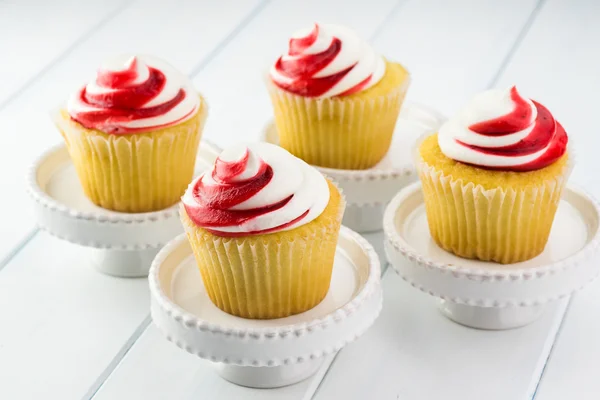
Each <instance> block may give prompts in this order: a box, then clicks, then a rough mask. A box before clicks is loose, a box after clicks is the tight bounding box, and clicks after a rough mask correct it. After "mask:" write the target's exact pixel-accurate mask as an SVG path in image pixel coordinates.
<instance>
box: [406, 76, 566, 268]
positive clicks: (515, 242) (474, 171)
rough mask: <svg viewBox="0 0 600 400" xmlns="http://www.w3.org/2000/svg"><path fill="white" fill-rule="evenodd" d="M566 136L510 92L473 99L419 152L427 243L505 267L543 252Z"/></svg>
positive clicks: (559, 187)
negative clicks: (504, 265) (427, 230)
mask: <svg viewBox="0 0 600 400" xmlns="http://www.w3.org/2000/svg"><path fill="white" fill-rule="evenodd" d="M567 142H568V138H567V134H566V132H565V130H564V128H563V127H562V126H561V124H560V123H558V121H556V120H555V119H554V117H553V116H552V114H551V113H550V112H549V111H548V109H546V107H544V106H543V105H541V104H540V103H538V102H536V101H533V100H529V99H526V98H523V97H522V96H521V95H520V94H519V92H518V91H517V89H516V88H515V87H512V88H510V89H507V90H497V89H494V90H490V91H486V92H484V93H482V94H480V95H478V96H476V97H475V98H474V99H473V100H472V101H471V102H470V103H469V104H468V105H467V106H466V107H465V108H464V109H463V110H462V111H461V112H460V113H458V115H456V116H455V117H453V118H452V119H450V120H449V121H448V122H446V123H445V124H444V125H443V126H442V127H441V128H440V130H439V133H438V134H435V135H432V136H429V137H427V138H425V139H424V140H423V142H422V143H421V144H420V145H419V147H418V151H417V154H416V156H417V157H416V158H417V164H418V168H419V174H420V178H421V182H422V183H423V195H424V198H425V207H426V212H427V220H428V223H429V230H430V232H431V237H432V238H433V239H434V240H435V242H436V243H437V244H438V245H439V246H440V247H442V248H443V249H445V250H447V251H449V252H451V253H454V254H456V255H457V256H460V257H464V258H473V259H479V260H483V261H495V262H498V263H502V264H509V263H516V262H520V261H525V260H529V259H531V258H533V257H535V256H537V255H538V254H540V253H541V252H542V251H543V250H544V247H545V246H546V242H547V241H548V236H549V234H550V228H551V227H552V222H553V220H554V215H555V213H556V209H557V207H558V204H559V201H560V197H561V193H562V191H563V188H564V186H565V184H566V182H567V179H568V177H569V174H570V172H571V169H572V168H571V167H572V164H573V159H572V158H573V157H572V154H570V152H569V151H567Z"/></svg>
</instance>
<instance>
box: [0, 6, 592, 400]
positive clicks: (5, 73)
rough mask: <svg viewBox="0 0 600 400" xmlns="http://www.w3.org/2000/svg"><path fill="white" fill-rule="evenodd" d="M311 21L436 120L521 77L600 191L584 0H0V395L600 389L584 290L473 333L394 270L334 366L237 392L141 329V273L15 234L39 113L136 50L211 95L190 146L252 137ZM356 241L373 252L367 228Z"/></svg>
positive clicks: (51, 134) (407, 394)
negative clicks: (363, 327)
mask: <svg viewBox="0 0 600 400" xmlns="http://www.w3.org/2000/svg"><path fill="white" fill-rule="evenodd" d="M46 3H48V4H46ZM315 20H316V21H326V22H338V23H343V24H347V25H350V26H352V27H353V28H355V29H356V30H357V31H358V32H359V33H360V34H361V35H362V36H364V37H366V38H369V40H370V41H371V42H372V43H373V44H374V46H375V47H376V48H377V49H379V50H380V51H381V53H382V54H384V55H385V56H387V57H388V58H391V59H394V60H398V61H400V62H402V63H403V64H405V65H406V66H407V67H408V68H409V70H410V71H411V73H412V76H413V82H412V87H411V89H410V91H409V96H408V97H409V99H410V100H413V101H418V102H421V103H424V104H427V105H430V106H433V107H437V108H438V109H440V110H441V111H442V112H444V113H445V114H451V113H452V112H454V111H455V110H456V109H457V108H458V107H459V106H460V105H461V104H462V103H464V102H465V101H466V100H467V99H468V98H469V97H470V96H471V95H472V94H474V93H475V92H477V91H480V90H483V89H485V88H487V87H489V86H495V85H499V86H505V85H509V84H512V83H517V84H518V85H519V87H520V88H521V89H522V91H523V92H524V93H525V94H527V95H530V96H531V97H534V98H536V99H539V100H540V101H541V102H543V103H544V104H546V105H547V106H548V107H549V108H550V110H552V112H553V113H554V114H555V115H556V116H557V118H558V119H559V120H560V121H561V122H562V123H563V124H564V125H565V127H566V128H567V131H568V132H569V134H570V136H571V137H572V139H573V141H574V142H575V144H576V147H577V150H578V153H577V156H578V167H577V168H576V170H575V172H574V176H573V181H574V182H576V183H578V184H580V185H582V186H584V187H585V188H586V189H588V190H589V191H590V192H592V193H593V194H594V195H596V196H598V197H600V175H599V174H598V171H599V170H600V159H599V158H598V156H597V155H596V153H595V152H594V149H597V148H599V146H600V139H599V137H600V136H599V135H597V134H595V127H594V123H593V118H594V116H595V114H596V108H597V106H598V105H600V103H599V102H598V100H597V95H596V94H597V93H598V92H599V91H600V75H599V74H598V72H597V71H598V68H597V67H598V64H599V63H600V50H599V47H598V43H600V3H598V2H596V1H593V0H587V1H586V0H522V1H520V0H507V1H503V2H498V1H495V0H481V1H471V0H457V1H453V2H447V1H444V0H421V1H418V0H371V1H369V2H364V1H361V0H346V1H344V0H326V1H320V0H308V1H302V2H298V1H291V0H273V1H268V0H250V1H242V0H226V1H219V2H198V1H193V0H177V1H171V2H164V1H159V0H145V1H144V0H108V1H102V2H87V1H75V0H59V1H55V2H41V1H37V0H24V1H16V0H0V52H1V54H8V55H9V57H6V59H3V60H2V62H0V76H2V77H3V79H2V80H0V131H2V132H3V135H2V141H1V142H0V144H1V146H0V179H1V180H2V182H3V189H2V193H3V196H2V203H1V204H2V207H0V220H1V221H2V228H0V260H4V261H0V398H1V399H5V398H6V399H39V398H49V399H54V398H57V399H59V398H60V399H90V398H94V399H111V400H112V399H164V398H171V399H195V398H209V399H238V398H247V399H270V398H273V399H283V400H286V399H310V398H316V399H331V398H336V399H337V398H347V399H364V398H377V399H388V398H389V399H429V398H445V399H446V398H447V399H454V398H460V399H469V398H489V399H510V400H512V399H529V398H532V397H533V396H534V398H536V399H549V400H556V399H566V398H578V399H597V398H599V397H600V384H599V383H598V379H597V373H598V371H600V346H599V345H598V337H599V336H600V283H596V284H594V285H592V286H590V287H588V288H587V289H586V290H584V291H583V292H582V293H581V294H579V295H576V296H574V298H573V299H572V300H571V302H570V306H569V307H568V308H567V311H566V317H565V318H564V319H563V318H562V316H563V314H564V311H565V304H566V302H562V303H559V304H556V305H555V306H554V308H553V309H550V310H548V312H547V313H546V314H545V315H544V317H543V318H542V319H541V320H540V321H538V322H536V323H535V324H534V325H531V326H529V327H526V328H524V329H519V330H514V331H509V332H482V331H475V330H471V329H467V328H463V327H460V326H458V325H455V324H453V323H451V322H449V321H448V320H446V319H444V318H443V317H442V316H441V315H440V314H439V313H438V312H437V310H436V309H435V307H434V301H433V299H430V298H429V297H427V296H425V295H423V294H421V293H420V292H417V291H416V290H414V289H412V288H410V287H407V285H404V284H403V282H401V281H400V280H399V279H398V278H397V277H396V276H395V275H393V274H392V273H391V271H390V272H389V273H388V275H387V276H386V277H385V290H386V292H385V306H384V312H383V314H382V317H381V318H380V320H379V321H378V322H377V323H376V325H375V327H374V328H373V329H372V330H371V331H370V332H368V333H367V335H366V336H365V337H363V338H362V339H360V340H359V341H358V342H356V343H354V344H352V345H351V346H350V347H348V348H347V349H344V350H342V352H341V353H340V354H339V355H338V356H337V357H336V358H335V360H334V362H333V363H332V366H331V367H330V368H327V367H328V364H327V365H326V366H325V367H323V368H322V370H321V375H316V376H315V377H313V378H311V379H309V380H307V381H305V382H302V383H300V384H297V385H294V386H290V387H288V388H283V389H277V390H251V389H246V388H241V387H237V386H235V385H232V384H229V383H227V382H225V381H223V380H221V379H220V378H219V377H218V376H217V375H216V374H215V373H214V372H213V371H212V369H211V368H210V365H209V364H208V363H206V362H203V361H201V360H199V359H196V358H195V357H193V356H191V355H188V354H187V353H185V352H182V351H180V350H179V349H177V348H176V347H175V346H173V345H171V344H170V343H168V342H167V341H166V340H164V338H162V336H161V335H160V334H159V333H158V331H157V330H156V329H155V328H154V327H153V326H152V325H149V320H148V318H147V316H148V310H147V307H148V291H147V287H146V286H147V285H146V282H145V280H143V279H140V280H120V279H115V278H110V277H106V276H102V275H100V274H98V273H96V272H95V271H93V270H92V269H91V268H90V266H89V265H87V257H88V250H86V249H84V248H80V247H77V246H73V245H70V244H68V243H63V242H60V241H58V240H56V239H53V238H51V237H49V236H47V235H46V234H42V233H37V234H33V235H31V232H34V231H33V228H34V225H33V223H34V221H33V219H32V218H31V215H30V213H29V209H28V208H27V207H26V206H25V205H26V195H25V194H24V189H25V187H24V181H23V175H24V171H25V168H26V166H27V165H28V164H29V163H30V162H31V161H32V159H33V158H34V157H35V156H37V155H38V154H39V153H40V152H41V151H42V150H44V149H45V148H46V147H48V146H49V145H51V144H54V143H57V142H59V141H60V137H59V135H58V134H57V132H56V131H55V129H54V127H53V126H52V124H51V122H50V120H49V119H48V118H47V113H48V110H49V109H50V108H52V107H55V106H56V105H58V104H59V103H60V102H61V101H63V100H64V99H65V97H66V96H67V95H68V93H69V92H70V91H71V90H72V89H73V88H75V87H77V86H78V85H80V84H81V83H82V82H84V81H85V80H86V79H88V78H89V77H90V76H92V75H93V73H94V71H95V69H96V68H97V66H98V64H99V62H100V61H101V60H102V59H104V58H105V57H107V56H108V55H110V54H113V53H122V52H131V51H135V52H146V53H152V54H155V55H157V56H160V57H163V58H165V59H167V60H168V61H170V62H171V63H172V64H174V65H175V66H176V67H178V68H179V69H181V70H182V71H184V72H186V73H188V74H190V75H191V76H192V78H193V79H194V83H195V84H196V86H197V87H198V89H199V90H200V91H201V92H202V93H203V94H204V95H205V96H206V97H207V98H208V101H209V104H210V110H211V115H210V118H209V122H208V124H207V128H206V131H205V132H206V137H207V138H208V139H210V140H212V141H214V142H216V143H217V144H220V145H223V146H224V145H229V144H232V143H234V142H236V141H241V140H245V141H248V140H256V139H257V138H258V137H259V132H260V129H261V128H262V127H263V126H264V125H265V123H266V122H267V120H268V119H269V118H270V116H271V109H270V105H269V100H268V97H267V95H266V92H265V90H264V83H263V80H262V79H263V76H264V73H265V71H266V69H267V68H268V66H269V63H270V62H272V61H273V59H274V58H275V57H276V56H277V54H278V53H279V52H280V51H281V50H282V49H283V48H284V47H285V46H286V38H287V37H288V35H289V34H290V33H291V32H292V31H294V30H295V29H297V28H298V27H301V26H303V25H306V24H308V23H311V22H313V21H315ZM6 193H10V195H6ZM368 239H369V240H371V241H372V242H373V243H374V245H375V247H376V248H378V250H379V251H381V240H382V235H381V234H372V235H368ZM561 323H562V325H561ZM559 327H560V330H559V334H558V339H557V340H556V341H555V340H554V338H555V335H556V332H557V330H558V328H559ZM323 375H325V378H324V379H323V380H322V381H321V378H322V376H323ZM540 376H541V378H540ZM317 388H318V389H317ZM536 390H537V391H536ZM534 393H535V395H534Z"/></svg>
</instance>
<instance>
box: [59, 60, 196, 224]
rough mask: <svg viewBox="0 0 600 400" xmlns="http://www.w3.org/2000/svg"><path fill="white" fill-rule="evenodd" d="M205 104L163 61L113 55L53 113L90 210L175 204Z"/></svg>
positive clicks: (183, 184) (147, 208)
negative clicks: (90, 79) (87, 199)
mask: <svg viewBox="0 0 600 400" xmlns="http://www.w3.org/2000/svg"><path fill="white" fill-rule="evenodd" d="M206 116H207V105H206V103H205V101H204V100H203V99H202V97H201V96H200V95H199V94H198V93H197V92H196V90H195V89H194V87H193V85H192V83H191V81H190V80H189V79H188V78H187V77H185V76H184V75H182V74H181V73H179V72H178V71H176V70H175V69H174V68H173V67H172V66H170V65H169V64H167V63H165V62H164V61H162V60H159V59H156V58H153V57H148V56H131V57H129V56H126V57H118V58H115V59H113V60H111V61H109V62H107V63H106V64H105V65H104V66H102V67H101V68H100V69H99V71H98V74H97V76H96V79H95V80H93V81H92V82H90V83H88V84H87V85H86V86H84V87H82V88H81V89H79V90H78V91H77V92H76V93H74V94H73V95H72V96H71V98H70V99H69V101H68V103H67V106H66V109H61V110H60V112H59V113H58V115H57V116H56V125H57V127H58V128H59V130H60V132H61V134H62V136H63V138H64V140H65V142H66V144H67V148H68V151H69V154H70V156H71V159H72V160H73V163H74V164H75V169H76V170H77V175H78V176H79V180H80V182H81V185H82V186H83V191H84V192H85V194H86V196H87V197H88V198H89V199H90V200H91V201H92V202H93V203H94V204H96V205H98V206H100V207H102V208H106V209H109V210H114V211H120V212H129V213H137V212H150V211H156V210H161V209H164V208H167V207H169V206H172V205H173V204H175V203H177V202H178V201H179V199H180V197H181V195H182V194H183V192H184V191H185V189H186V187H187V185H188V183H189V182H190V180H191V179H192V176H193V172H194V163H195V160H196V152H197V149H198V144H199V142H200V136H201V134H202V128H203V126H204V121H205V120H206Z"/></svg>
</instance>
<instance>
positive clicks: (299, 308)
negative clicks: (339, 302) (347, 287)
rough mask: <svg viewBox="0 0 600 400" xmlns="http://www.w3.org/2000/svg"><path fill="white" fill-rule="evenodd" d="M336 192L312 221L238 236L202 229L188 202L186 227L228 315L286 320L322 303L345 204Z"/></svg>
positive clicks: (208, 284) (214, 297)
mask: <svg viewBox="0 0 600 400" xmlns="http://www.w3.org/2000/svg"><path fill="white" fill-rule="evenodd" d="M332 188H333V189H332ZM330 190H332V191H333V190H335V187H334V186H333V185H332V184H330ZM336 193H337V195H336V196H334V197H332V200H330V202H329V205H328V206H327V208H326V209H325V211H324V212H323V213H322V214H321V215H320V216H319V217H318V218H317V219H315V220H313V221H311V222H309V223H308V224H305V225H302V226H300V227H298V228H295V229H292V230H288V231H283V232H277V233H271V234H265V235H251V236H245V237H236V238H231V237H221V236H216V235H213V234H211V233H209V232H207V231H206V230H204V229H202V228H200V227H198V226H197V225H196V224H194V222H193V221H192V220H190V219H189V217H188V215H187V213H186V211H185V207H183V206H182V207H181V219H182V222H183V226H184V228H185V230H186V233H187V236H188V239H189V242H190V245H191V247H192V250H193V253H194V256H195V257H196V262H197V264H198V268H199V270H200V274H201V275H202V281H203V282H204V286H205V288H206V292H207V293H208V297H209V298H210V299H211V301H212V302H213V303H214V304H215V305H216V306H217V307H218V308H219V309H221V310H223V311H225V312H226V313H229V314H232V315H236V316H239V317H243V318H252V319H272V318H283V317H287V316H290V315H293V314H298V313H302V312H304V311H307V310H309V309H311V308H313V307H315V306H316V305H317V304H319V303H320V302H321V301H322V300H323V298H324V297H325V295H326V294H327V292H328V291H329V284H330V281H331V273H332V270H333V262H334V257H335V251H336V247H337V240H338V235H339V230H340V226H341V221H342V216H343V212H344V207H345V201H344V199H343V197H342V196H341V195H340V194H339V192H337V191H336ZM336 199H337V200H336Z"/></svg>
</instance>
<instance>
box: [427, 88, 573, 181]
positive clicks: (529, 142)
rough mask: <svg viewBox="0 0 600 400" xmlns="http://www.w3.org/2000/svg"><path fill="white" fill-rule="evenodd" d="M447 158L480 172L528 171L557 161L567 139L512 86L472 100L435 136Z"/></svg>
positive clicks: (536, 105)
mask: <svg viewBox="0 0 600 400" xmlns="http://www.w3.org/2000/svg"><path fill="white" fill-rule="evenodd" d="M438 142H439V145H440V148H441V150H442V152H443V153H444V154H445V155H446V156H447V157H449V158H452V159H454V160H456V161H460V162H463V163H467V164H471V165H475V166H478V167H482V168H488V169H497V170H506V171H532V170H536V169H541V168H544V167H546V166H548V165H550V164H552V163H553V162H555V161H556V160H558V159H559V158H560V157H561V156H562V155H563V154H564V153H565V151H566V149H567V142H568V137H567V134H566V132H565V130H564V128H563V127H562V125H561V124H560V123H558V121H556V120H555V119H554V117H553V116H552V114H550V111H548V109H546V107H544V106H543V105H541V104H540V103H538V102H536V101H533V100H530V99H526V98H523V97H521V95H520V94H519V92H518V91H517V89H516V87H514V86H513V87H512V88H510V89H507V90H500V89H493V90H488V91H486V92H483V93H481V94H479V95H478V96H476V97H475V98H474V99H473V100H472V101H471V102H470V103H469V104H468V105H467V106H466V107H465V108H464V109H463V110H462V111H461V112H460V113H459V114H458V115H456V116H455V117H454V118H452V119H450V120H449V121H448V122H446V123H445V124H444V125H443V126H442V127H441V128H440V131H439V134H438Z"/></svg>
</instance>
